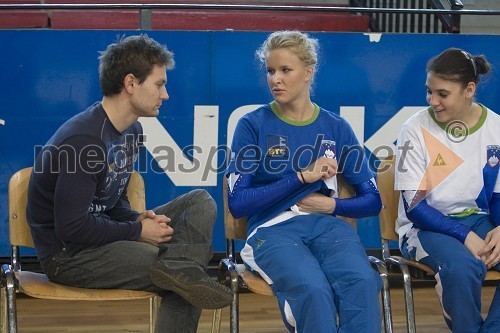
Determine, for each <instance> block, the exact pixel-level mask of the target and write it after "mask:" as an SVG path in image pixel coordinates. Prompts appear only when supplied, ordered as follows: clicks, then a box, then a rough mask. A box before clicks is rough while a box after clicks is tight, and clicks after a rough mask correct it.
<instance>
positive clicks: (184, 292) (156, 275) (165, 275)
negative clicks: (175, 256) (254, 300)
mask: <svg viewBox="0 0 500 333" xmlns="http://www.w3.org/2000/svg"><path fill="white" fill-rule="evenodd" d="M151 280H152V281H153V283H154V284H155V285H157V286H158V287H160V288H162V289H165V290H171V291H173V292H175V293H176V294H178V295H179V296H181V297H182V298H184V299H185V300H186V301H188V302H189V303H191V304H193V305H194V306H196V307H198V308H202V309H220V308H224V307H226V306H228V305H229V304H231V301H232V299H233V292H232V290H231V289H229V288H227V287H226V286H223V285H222V284H220V283H219V282H217V281H214V280H213V279H211V278H210V277H209V276H208V274H207V273H206V272H205V270H204V269H203V268H202V267H201V266H200V265H198V264H196V263H195V262H193V261H186V260H182V259H181V260H179V261H177V260H172V261H159V262H156V263H155V264H154V265H153V267H152V268H151Z"/></svg>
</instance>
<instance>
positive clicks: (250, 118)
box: [227, 105, 374, 233]
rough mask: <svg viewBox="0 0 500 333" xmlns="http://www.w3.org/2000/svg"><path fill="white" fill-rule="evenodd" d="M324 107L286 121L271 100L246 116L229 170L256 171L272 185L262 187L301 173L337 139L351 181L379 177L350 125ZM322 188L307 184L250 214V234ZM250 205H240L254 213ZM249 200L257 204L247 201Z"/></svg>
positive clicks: (262, 182) (257, 181)
mask: <svg viewBox="0 0 500 333" xmlns="http://www.w3.org/2000/svg"><path fill="white" fill-rule="evenodd" d="M318 110H319V111H318V112H317V114H316V118H315V119H313V120H312V121H310V122H306V123H289V122H286V121H284V120H283V119H281V118H279V116H277V115H276V114H275V112H274V111H273V110H272V108H271V106H270V105H265V106H263V107H261V108H259V109H257V110H255V111H253V112H250V113H248V114H246V115H245V116H243V117H242V118H241V119H240V120H239V122H238V125H237V126H236V130H235V134H234V138H233V143H232V147H231V150H232V156H231V162H230V164H229V167H228V170H227V174H231V173H235V174H249V175H253V176H254V178H253V184H252V187H255V188H261V190H266V187H262V186H267V185H269V184H272V183H274V182H277V181H280V180H282V179H284V178H287V177H290V175H292V174H293V175H294V176H295V173H296V172H297V171H298V170H300V169H304V168H305V167H307V166H308V165H310V164H311V163H313V162H314V161H316V160H317V159H318V156H319V155H320V153H321V141H322V140H332V141H335V143H336V157H337V161H338V165H339V172H340V173H342V174H343V176H344V178H345V179H346V180H347V181H348V182H349V183H351V184H354V185H355V184H360V183H363V182H366V181H368V180H370V179H371V178H373V177H374V173H373V172H372V171H371V170H370V168H369V166H368V163H367V160H366V158H365V156H364V153H363V149H362V147H361V146H360V145H359V143H358V141H357V139H356V136H355V135H354V132H353V131H352V129H351V127H350V126H349V124H348V123H347V122H346V121H345V120H344V119H343V118H341V117H339V116H338V115H336V114H334V113H333V112H330V111H327V110H324V109H321V108H319V109H318ZM295 177H296V176H295ZM322 187H324V182H322V181H317V182H315V183H312V184H307V185H302V186H300V188H299V190H297V191H291V192H290V193H288V196H287V197H286V198H284V199H281V200H279V201H278V202H273V203H272V205H270V206H269V207H267V208H265V209H262V210H258V211H253V214H250V215H248V233H251V232H252V231H253V230H254V229H255V228H256V227H257V226H258V225H260V224H262V223H263V222H265V221H268V220H270V219H271V218H273V217H275V216H277V215H278V214H280V213H281V212H283V211H285V210H287V209H288V208H289V207H291V206H293V205H294V204H296V203H297V202H298V201H300V200H301V199H302V198H304V197H305V196H307V195H308V194H310V193H312V192H316V191H318V190H320V189H321V188H322ZM244 205H245V203H243V202H241V205H237V206H238V207H239V210H240V211H245V212H252V211H251V210H250V209H249V208H248V207H244ZM246 205H248V206H249V207H250V206H252V205H254V204H253V203H250V202H247V203H246ZM235 206H236V205H235ZM236 213H237V214H238V212H236Z"/></svg>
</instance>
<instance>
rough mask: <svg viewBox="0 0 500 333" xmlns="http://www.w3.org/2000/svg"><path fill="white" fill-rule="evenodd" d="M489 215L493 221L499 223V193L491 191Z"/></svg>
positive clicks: (497, 224)
mask: <svg viewBox="0 0 500 333" xmlns="http://www.w3.org/2000/svg"><path fill="white" fill-rule="evenodd" d="M490 216H491V220H492V221H493V223H494V224H495V225H496V226H497V227H498V226H499V225H500V193H493V195H492V197H491V201H490Z"/></svg>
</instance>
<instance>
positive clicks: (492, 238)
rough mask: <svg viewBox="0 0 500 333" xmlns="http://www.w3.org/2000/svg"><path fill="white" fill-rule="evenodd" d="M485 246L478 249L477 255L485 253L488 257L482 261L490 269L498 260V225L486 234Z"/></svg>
mask: <svg viewBox="0 0 500 333" xmlns="http://www.w3.org/2000/svg"><path fill="white" fill-rule="evenodd" d="M484 241H485V242H486V246H485V247H484V248H483V249H481V251H479V255H481V256H482V255H486V256H487V257H488V259H486V261H485V262H484V263H485V264H486V267H488V269H490V268H491V267H493V266H495V265H496V264H498V263H499V262H500V226H498V227H496V228H495V229H493V230H491V231H490V232H488V234H486V239H485V240H484Z"/></svg>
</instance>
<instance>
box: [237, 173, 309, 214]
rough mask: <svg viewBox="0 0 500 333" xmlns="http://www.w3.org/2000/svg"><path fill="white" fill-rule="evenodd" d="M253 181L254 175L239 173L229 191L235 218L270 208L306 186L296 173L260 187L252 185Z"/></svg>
mask: <svg viewBox="0 0 500 333" xmlns="http://www.w3.org/2000/svg"><path fill="white" fill-rule="evenodd" d="M253 182H254V176H253V175H251V174H244V173H242V174H239V176H238V180H237V181H236V182H235V184H234V186H233V189H232V191H231V190H230V191H229V196H228V204H229V209H230V210H231V213H232V214H233V216H234V217H235V218H240V217H243V216H249V215H252V214H254V213H255V212H258V211H262V210H268V209H270V208H271V207H272V206H275V205H276V202H279V201H282V200H284V199H285V198H286V197H289V196H291V195H293V194H294V193H295V192H297V191H298V190H300V188H301V187H304V186H305V185H304V184H302V183H301V181H300V180H299V178H298V177H297V175H296V174H295V173H292V174H289V175H286V176H285V177H283V178H282V179H281V180H278V181H276V182H274V183H271V184H268V185H263V186H260V187H252V184H253ZM289 207H290V206H289Z"/></svg>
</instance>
